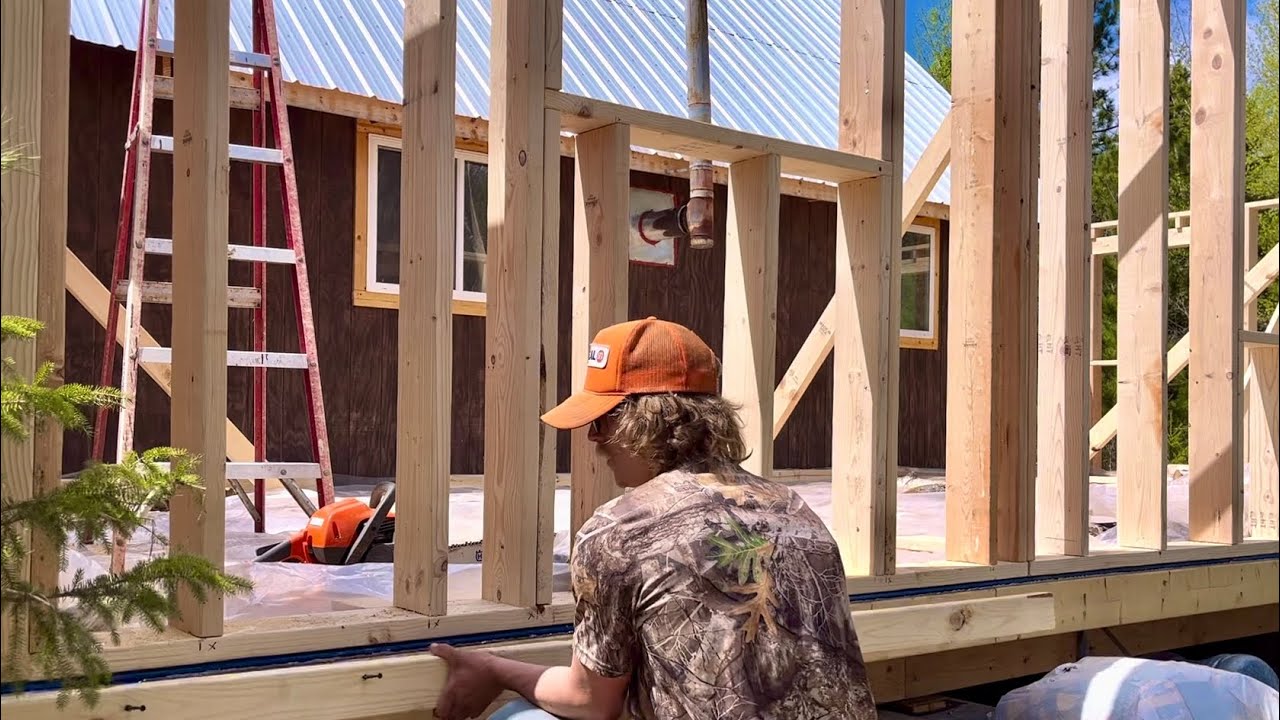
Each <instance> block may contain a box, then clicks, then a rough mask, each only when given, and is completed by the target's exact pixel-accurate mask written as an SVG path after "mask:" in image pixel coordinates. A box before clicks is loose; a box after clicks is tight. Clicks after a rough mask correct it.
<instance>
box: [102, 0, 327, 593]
mask: <svg viewBox="0 0 1280 720" xmlns="http://www.w3.org/2000/svg"><path fill="white" fill-rule="evenodd" d="M252 2H253V51H252V52H236V51H231V50H230V48H228V50H229V64H228V70H229V71H230V70H231V69H232V68H237V69H241V70H242V71H246V70H247V71H251V72H252V73H253V88H254V93H255V95H256V100H257V103H256V107H254V108H252V111H253V144H252V145H236V144H232V145H231V146H230V148H229V154H230V158H231V161H232V162H245V163H251V164H252V165H253V170H252V177H253V180H252V183H253V187H252V193H253V194H252V198H253V241H252V242H253V244H252V245H244V244H237V243H235V241H234V239H233V240H232V242H231V244H230V245H229V247H228V252H227V259H228V261H230V262H249V263H253V286H252V287H230V288H228V300H227V303H228V306H229V307H231V308H250V309H252V311H253V350H252V351H237V350H232V351H229V352H228V353H227V356H228V357H227V363H228V365H230V366H235V367H252V368H254V371H253V446H254V460H255V462H228V463H227V480H228V482H229V484H230V485H231V487H232V489H233V490H234V491H235V492H236V494H237V495H238V496H239V497H240V500H241V502H242V503H244V506H245V508H246V509H247V510H248V511H249V514H250V515H251V516H252V517H253V520H254V528H255V530H256V531H257V532H263V530H264V526H265V520H266V486H265V481H266V480H268V479H276V480H279V481H280V482H281V483H282V484H283V485H284V487H285V488H286V489H287V490H288V491H289V492H290V494H292V496H293V498H294V500H295V501H296V502H297V503H298V505H299V506H300V507H301V508H302V509H303V510H304V511H305V512H306V513H307V515H308V516H310V515H312V514H313V513H314V512H315V510H316V505H315V504H313V503H312V502H311V499H310V498H309V497H308V496H307V495H306V494H305V493H303V492H302V490H301V489H300V488H299V487H298V485H297V482H296V481H297V480H299V479H310V480H315V482H316V492H317V496H318V497H317V499H318V501H319V506H320V507H323V506H325V505H327V504H328V503H329V502H331V501H332V499H333V470H332V465H331V463H330V458H329V439H328V431H327V429H326V426H325V416H324V401H323V396H322V393H321V388H320V365H319V362H318V360H317V356H316V334H315V327H314V323H313V318H312V312H311V291H310V285H309V284H308V280H307V266H306V252H305V250H304V246H303V241H302V221H301V216H300V214H299V209H298V186H297V181H296V178H295V176H294V162H293V145H292V141H291V139H290V134H289V118H288V108H287V106H286V103H285V98H284V84H283V79H282V78H281V77H280V70H279V69H280V48H279V44H278V41H277V37H276V21H275V8H274V7H273V3H272V1H271V0H252ZM139 25H140V27H139V33H138V52H137V53H136V55H135V62H134V75H133V99H132V104H131V106H130V110H129V130H128V139H127V141H126V154H125V166H124V180H123V184H122V187H121V192H120V214H119V224H118V226H117V232H116V254H115V261H114V264H113V266H112V270H111V285H110V287H112V288H114V290H115V299H116V300H117V301H119V300H124V302H125V315H126V323H125V324H126V327H127V334H126V335H125V342H124V367H123V370H122V373H121V381H120V388H121V390H122V391H123V393H124V395H125V399H124V402H123V403H122V405H121V408H120V419H119V426H118V429H117V436H116V452H117V458H118V459H123V457H124V455H125V453H127V452H129V451H130V450H131V449H132V448H133V432H134V417H135V413H136V405H135V398H136V393H137V389H138V365H139V363H169V362H171V355H172V350H171V349H170V348H162V347H142V346H141V345H140V342H139V340H140V335H141V331H142V304H143V303H165V304H172V302H173V286H172V284H170V283H161V282H153V281H148V280H144V279H143V269H144V266H145V259H146V256H147V255H171V254H172V253H173V241H172V240H170V239H165V238H156V237H147V234H146V227H147V205H148V202H147V201H148V196H149V190H150V168H151V155H152V153H163V154H171V153H172V152H173V138H172V137H166V136H161V135H155V134H153V133H152V103H153V102H154V100H155V85H156V58H157V57H158V56H159V55H162V54H163V55H172V51H173V41H172V40H168V41H166V40H160V39H158V32H157V30H158V26H159V0H142V16H141V22H140V23H139ZM230 110H231V108H228V109H227V111H228V112H230ZM268 124H270V126H271V128H272V130H273V133H274V135H273V136H274V138H275V144H276V146H275V147H269V146H267V143H266V136H267V132H266V130H267V126H268ZM268 167H274V168H279V169H280V172H281V182H280V187H281V189H282V193H281V195H282V203H283V205H282V208H283V217H284V234H285V243H286V247H284V248H276V247H269V246H268V245H267V177H266V175H267V169H268ZM268 263H273V264H282V265H289V266H292V267H293V288H294V294H293V298H294V311H295V314H296V316H297V321H298V345H299V348H300V349H301V350H302V352H300V353H283V352H271V351H268V350H267V348H266V344H267V287H266V280H267V269H266V266H267V264H268ZM117 301H113V302H112V303H111V307H110V310H109V311H108V313H107V316H108V317H107V327H108V328H114V327H116V323H117V322H118V320H117V314H118V312H119V303H118V302H117ZM231 312H233V313H235V312H238V310H232V311H231ZM114 366H115V337H114V333H112V332H108V333H107V335H106V342H105V344H104V347H103V350H102V377H101V384H102V385H111V384H112V382H111V380H112V376H113V371H114ZM268 368H291V369H296V370H299V371H302V372H305V373H306V376H307V383H306V399H307V409H308V420H309V422H310V430H311V449H312V454H313V461H312V462H268V461H267V422H266V419H267V369H268ZM95 420H96V422H95V432H94V445H93V457H94V459H96V460H101V459H102V458H103V456H104V452H105V436H106V427H107V409H106V408H102V409H99V410H98V413H97V417H96V418H95ZM247 480H252V481H253V482H254V488H253V499H252V500H250V499H249V496H248V494H247V492H246V491H245V489H244V484H243V483H244V482H245V481H247ZM126 540H127V539H126V538H115V540H114V548H113V551H112V561H111V566H112V571H113V572H119V571H120V570H122V569H123V567H124V547H125V541H126Z"/></svg>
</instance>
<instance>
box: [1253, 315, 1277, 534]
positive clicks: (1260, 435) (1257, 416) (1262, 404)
mask: <svg viewBox="0 0 1280 720" xmlns="http://www.w3.org/2000/svg"><path fill="white" fill-rule="evenodd" d="M1272 337H1275V336H1274V334H1273V335H1272ZM1246 357H1247V361H1248V367H1250V368H1251V369H1252V371H1253V379H1252V382H1250V383H1249V388H1248V392H1249V416H1248V418H1249V424H1248V427H1247V428H1246V429H1247V431H1248V433H1249V453H1248V456H1247V460H1248V472H1249V488H1248V496H1247V498H1246V499H1247V503H1246V508H1245V522H1246V523H1247V527H1248V529H1249V536H1250V537H1251V538H1253V539H1255V540H1258V539H1270V540H1276V539H1280V530H1278V529H1277V523H1276V516H1277V514H1280V463H1278V462H1277V460H1276V458H1277V457H1278V456H1280V445H1278V443H1280V421H1278V420H1277V410H1278V409H1280V350H1277V348H1276V346H1274V345H1273V346H1271V347H1254V348H1249V349H1248V350H1247V351H1246Z"/></svg>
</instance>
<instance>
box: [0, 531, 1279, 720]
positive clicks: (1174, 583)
mask: <svg viewBox="0 0 1280 720" xmlns="http://www.w3.org/2000/svg"><path fill="white" fill-rule="evenodd" d="M1228 549H1229V548H1228ZM1276 565H1277V564H1276V561H1274V560H1269V561H1265V562H1255V563H1249V564H1246V565H1243V566H1233V565H1228V566H1222V567H1211V568H1203V567H1202V568H1179V569H1175V570H1157V571H1153V572H1148V573H1136V574H1132V575H1121V576H1111V577H1099V578H1082V579H1076V580H1070V581H1064V582H1059V583H1044V584H1040V585H1032V586H1024V587H1022V588H1010V589H1009V592H1006V593H1004V594H1002V595H996V596H987V598H964V599H957V600H954V601H950V602H943V603H938V602H936V598H932V599H928V598H926V599H912V600H913V602H915V603H916V605H915V606H914V607H911V608H909V611H910V612H905V611H901V610H899V609H898V608H887V609H881V608H867V609H855V610H854V611H853V620H854V624H855V627H856V628H857V629H858V633H859V636H860V638H864V640H863V648H864V651H865V652H866V653H867V654H868V655H869V656H870V657H874V658H879V657H880V656H881V655H889V656H891V657H889V658H888V659H878V660H871V661H869V666H868V675H869V677H871V678H872V681H873V688H874V692H875V693H876V699H877V700H878V701H882V702H883V701H890V700H894V699H900V698H902V697H906V696H908V695H912V696H914V695H920V694H926V693H929V692H939V691H944V690H948V689H953V688H956V687H965V686H969V685H973V684H975V683H982V682H988V681H990V680H993V679H999V678H1003V677H1011V676H1017V675H1025V674H1028V673H1034V672H1043V671H1045V670H1048V669H1051V668H1052V667H1053V666H1055V665H1057V664H1059V663H1061V662H1067V661H1070V660H1071V659H1074V657H1075V655H1074V654H1073V653H1075V652H1076V651H1077V649H1078V648H1079V641H1080V635H1079V633H1081V632H1083V633H1085V640H1086V642H1087V645H1088V647H1089V649H1090V651H1091V652H1110V651H1113V650H1112V649H1111V648H1112V647H1113V645H1112V643H1113V641H1114V640H1113V639H1114V638H1116V637H1119V638H1121V639H1122V640H1123V641H1124V643H1125V645H1126V647H1129V648H1130V649H1131V650H1132V651H1133V652H1154V651H1159V650H1164V649H1170V648H1172V647H1178V646H1183V645H1187V644H1197V643H1200V642H1209V641H1215V640H1225V639H1230V638H1235V637H1242V636H1246V635H1251V634H1256V633H1258V632H1270V631H1273V630H1274V628H1275V623H1276V620H1275V618H1276V613H1275V608H1276V601H1277V598H1276V594H1277V593H1276V587H1277V584H1278V583H1277V575H1276ZM1232 582H1235V583H1243V585H1241V586H1239V590H1238V591H1237V592H1224V590H1225V589H1226V584H1227V583H1232ZM1152 589H1154V595H1153V596H1152V597H1143V596H1141V594H1140V593H1141V592H1142V591H1147V590H1152ZM1041 593H1052V596H1051V604H1052V605H1053V607H1052V608H1051V612H1052V613H1053V617H1054V622H1055V624H1056V627H1054V628H1050V629H1048V630H1033V631H1029V632H1026V633H1017V634H1014V635H1003V634H989V633H983V632H980V631H979V628H980V626H983V625H990V624H991V620H992V616H993V615H1000V614H1002V613H1004V614H1006V616H1007V615H1008V614H1010V613H1012V614H1015V615H1016V614H1019V613H1020V612H1021V606H1023V605H1025V601H1026V599H1027V598H1026V596H1028V595H1037V594H1041ZM1179 595H1185V596H1187V598H1186V599H1184V600H1179V599H1177V596H1179ZM1170 600H1174V601H1173V602H1170ZM1035 601H1036V602H1043V600H1039V599H1036V600H1035ZM1130 602H1132V603H1133V605H1134V607H1133V608H1132V609H1128V610H1126V609H1125V608H1124V606H1125V605H1126V604H1127V603H1130ZM966 606H968V607H972V608H973V613H972V615H971V616H970V617H969V618H968V620H966V623H965V624H966V625H968V626H969V627H970V628H971V629H970V630H969V631H968V632H969V633H971V634H970V635H969V636H967V637H966V636H965V629H964V628H962V629H961V630H960V631H953V630H951V629H950V625H949V620H950V617H951V615H953V614H954V613H955V612H956V610H957V609H960V608H964V607H966ZM508 612H516V611H515V610H508ZM451 618H452V615H451V616H449V617H445V618H437V619H431V622H442V623H444V622H449V621H450V619H451ZM1046 618H1047V616H1045V615H1044V614H1043V613H1042V614H1037V615H1035V616H1033V617H1030V618H1024V619H1027V620H1030V621H1032V622H1036V623H1042V622H1044V621H1045V620H1046ZM1144 618H1145V619H1144ZM427 620H428V619H426V618H421V617H420V616H419V619H418V621H419V622H425V621H427ZM1020 622H1021V621H1020ZM888 626H896V627H899V628H905V629H906V630H905V631H906V632H912V633H914V632H919V631H918V628H930V627H932V628H938V627H940V626H941V627H942V630H941V632H940V633H939V634H940V635H941V636H943V637H953V638H954V639H955V640H957V641H958V642H957V645H956V646H952V647H951V648H950V649H946V650H943V651H941V652H937V653H923V652H918V651H916V650H915V649H914V648H909V649H907V651H906V652H902V651H899V650H892V649H890V648H887V647H886V646H884V645H882V644H881V643H880V639H885V640H887V641H888V642H890V643H896V642H898V638H897V637H895V636H894V635H893V634H892V633H889V632H887V631H886V628H887V627H888ZM1104 628H1106V629H1107V630H1108V631H1109V632H1107V633H1104V632H1102V629H1104ZM1014 629H1015V628H1012V627H1008V626H1006V627H1002V628H1001V627H996V628H993V630H994V633H1008V632H1010V631H1011V630H1014ZM920 634H921V636H922V637H923V639H924V640H925V641H926V642H927V641H929V640H934V641H936V640H937V639H938V636H937V635H934V634H932V633H923V632H921V633H920ZM979 636H981V637H979ZM970 641H972V642H970ZM192 642H193V643H194V642H199V641H195V640H193V641H192ZM224 642H227V640H220V641H218V644H219V645H221V644H222V643H224ZM960 643H965V645H961V644H960ZM206 644H207V643H206ZM1042 646H1043V647H1042ZM1050 646H1051V647H1052V652H1049V651H1048V648H1049V647H1050ZM1036 648H1040V649H1039V650H1037V649H1036ZM495 649H498V650H499V651H500V652H502V653H504V654H507V653H510V655H509V656H514V657H519V658H521V659H526V660H529V661H533V662H542V663H563V662H567V661H568V659H569V653H570V640H569V639H568V638H567V637H565V638H553V639H549V640H542V641H535V642H525V643H520V644H504V645H500V646H495ZM212 652H214V653H217V652H218V651H217V650H216V649H215V650H213V651H212ZM401 663H403V664H401ZM439 663H440V661H439V660H438V659H436V658H434V657H432V656H430V655H428V654H426V653H417V654H410V655H401V656H397V657H393V658H387V659H381V660H357V661H346V662H338V663H330V664H322V665H314V666H311V667H297V668H282V669H275V670H267V671H258V672H244V673H230V674H224V675H213V676H208V677H204V678H194V679H193V678H187V679H183V680H161V681H150V682H147V683H140V684H132V685H122V686H117V687H113V688H109V689H107V690H106V691H105V692H104V694H103V698H102V704H101V705H100V706H99V707H98V708H97V709H95V711H90V710H88V709H87V708H85V707H84V706H83V705H82V704H80V703H79V702H78V701H73V702H72V704H71V705H70V706H69V707H68V708H67V709H66V710H65V711H63V712H60V713H58V716H59V717H67V718H68V719H69V720H72V719H74V718H91V717H92V718H131V717H132V715H133V714H136V712H134V713H128V712H127V711H125V710H124V706H125V705H126V704H130V705H133V706H134V707H135V708H136V707H138V706H140V705H141V704H143V703H155V704H154V705H151V706H150V707H149V709H150V708H151V707H154V708H155V709H156V712H161V711H162V710H163V709H165V708H170V707H174V706H173V705H171V704H170V703H176V702H181V701H183V699H184V698H185V699H186V701H187V703H188V704H187V705H186V706H184V707H183V712H182V716H183V717H192V718H193V720H198V718H201V717H210V718H212V717H238V716H239V714H238V713H237V712H236V710H237V708H238V707H242V706H243V707H252V708H253V712H251V713H250V714H253V715H255V716H256V715H261V714H267V715H269V716H270V717H308V718H314V719H315V720H323V719H324V718H331V719H332V720H338V719H339V718H341V719H342V720H346V719H347V718H352V717H370V716H378V715H384V714H389V713H393V712H419V713H426V716H428V717H429V712H430V705H431V704H432V703H433V702H434V701H435V698H437V697H438V693H439V689H440V686H441V683H442V681H443V678H444V675H443V671H442V670H441V669H439ZM948 668H950V670H948ZM378 672H383V675H382V676H381V677H378V676H377V673H378ZM1001 673H1005V674H1003V675H1002V674H1001ZM282 681H283V682H282ZM180 683H191V686H190V687H189V692H190V693H191V694H190V695H187V696H183V695H182V692H183V691H184V688H182V687H180V685H179V684H180ZM233 683H240V684H233ZM295 684H297V685H299V686H300V687H297V688H294V687H293V685H295ZM322 684H323V685H322ZM882 689H883V692H882ZM241 693H247V694H248V695H250V696H251V697H250V698H246V699H239V698H238V696H239V695H240V694H241ZM350 693H356V694H357V695H359V697H357V698H353V699H351V701H350V705H348V704H347V703H348V700H347V699H346V698H347V696H348V694H350ZM316 696H320V697H321V698H323V699H324V700H326V701H328V702H331V703H335V704H336V706H335V707H328V706H323V707H319V708H318V709H317V708H316V705H318V704H319V702H318V701H317V700H316ZM54 701H55V698H54V695H53V694H52V693H35V694H29V695H24V696H17V697H15V696H6V697H5V698H4V699H3V701H0V703H2V704H3V708H4V712H5V716H6V717H9V713H10V712H13V713H14V715H13V717H14V718H37V717H39V718H43V717H50V716H51V715H50V713H53V712H54V710H53V707H54ZM254 701H256V705H249V703H251V702H254ZM295 703H297V704H299V705H298V706H296V707H295ZM189 708H194V709H195V710H190V709H189ZM352 708H355V709H354V710H353V709H352ZM191 712H196V713H197V714H196V715H191V714H190V713H191ZM291 712H297V713H298V714H296V715H295V714H288V715H280V714H277V713H291ZM199 713H203V714H199ZM220 713H222V714H220ZM303 713H306V714H305V715H304V714H303Z"/></svg>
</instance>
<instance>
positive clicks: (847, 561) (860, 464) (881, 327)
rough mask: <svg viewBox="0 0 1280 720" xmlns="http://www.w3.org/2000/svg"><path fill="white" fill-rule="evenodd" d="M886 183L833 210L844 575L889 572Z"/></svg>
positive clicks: (837, 475)
mask: <svg viewBox="0 0 1280 720" xmlns="http://www.w3.org/2000/svg"><path fill="white" fill-rule="evenodd" d="M890 203H891V197H890V193H889V190H888V186H887V183H886V182H885V181H880V180H862V181H855V182H849V183H843V184H841V186H840V194H839V199H838V201H837V203H836V263H835V266H836V281H835V297H834V298H833V302H834V304H835V313H834V319H835V322H834V325H835V327H836V328H837V332H836V333H835V334H834V335H833V337H832V352H833V358H834V362H835V373H834V375H835V377H834V385H833V388H832V403H831V405H832V422H831V432H832V445H831V448H832V458H831V518H832V534H833V535H834V536H835V539H836V542H837V544H838V545H839V546H840V554H841V559H842V561H843V564H844V570H845V572H846V573H847V574H851V575H885V574H889V573H891V572H892V568H893V554H894V540H895V537H894V536H895V534H896V519H897V518H896V515H897V513H896V502H895V501H896V494H895V492H896V489H897V482H896V481H897V473H896V467H895V468H894V470H895V472H894V473H892V474H890V473H889V467H888V464H887V460H888V440H889V438H888V415H889V408H888V400H889V393H890V391H891V390H892V389H893V387H892V386H891V385H890V384H889V363H888V355H889V352H890V349H892V351H893V352H894V353H896V352H897V350H898V348H897V343H896V342H892V344H891V343H890V342H886V336H889V337H893V338H894V340H895V341H896V332H895V331H896V329H897V328H896V323H893V322H892V317H891V316H890V314H889V312H890V310H889V308H890V303H889V295H890V294H891V292H892V288H893V287H894V286H893V285H890V283H889V282H888V281H887V279H886V278H885V277H884V269H885V268H887V267H889V266H890V265H891V260H890V257H889V253H890V252H891V250H892V248H893V246H895V245H898V244H899V243H900V242H901V238H900V237H899V238H898V242H897V243H891V242H890V241H889V238H890V237H892V236H891V235H889V234H888V233H887V232H886V230H887V227H888V226H889V210H890V207H889V206H890Z"/></svg>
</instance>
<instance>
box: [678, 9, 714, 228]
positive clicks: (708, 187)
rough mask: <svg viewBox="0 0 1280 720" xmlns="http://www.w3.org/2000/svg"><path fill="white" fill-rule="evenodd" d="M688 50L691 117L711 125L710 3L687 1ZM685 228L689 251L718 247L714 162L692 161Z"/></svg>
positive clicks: (685, 211)
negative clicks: (712, 163) (687, 235)
mask: <svg viewBox="0 0 1280 720" xmlns="http://www.w3.org/2000/svg"><path fill="white" fill-rule="evenodd" d="M686 8H687V13H686V16H685V17H686V19H685V49H686V53H687V57H688V63H687V64H688V67H689V81H688V82H689V117H690V119H693V120H698V121H700V122H705V123H709V122H711V50H710V45H709V43H708V39H707V0H687V4H686ZM682 215H683V218H682V219H683V223H682V224H683V225H684V226H685V229H686V230H687V232H688V234H689V247H691V248H694V249H699V250H705V249H707V248H710V247H712V246H714V245H715V239H714V237H715V176H714V174H713V172H712V165H711V161H710V160H705V159H702V158H690V159H689V202H688V203H687V204H686V205H685V208H684V213H682Z"/></svg>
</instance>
